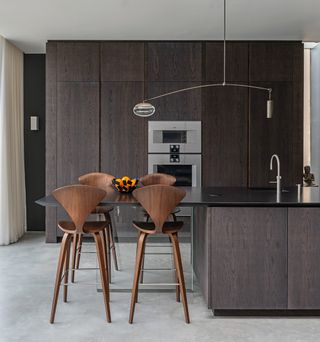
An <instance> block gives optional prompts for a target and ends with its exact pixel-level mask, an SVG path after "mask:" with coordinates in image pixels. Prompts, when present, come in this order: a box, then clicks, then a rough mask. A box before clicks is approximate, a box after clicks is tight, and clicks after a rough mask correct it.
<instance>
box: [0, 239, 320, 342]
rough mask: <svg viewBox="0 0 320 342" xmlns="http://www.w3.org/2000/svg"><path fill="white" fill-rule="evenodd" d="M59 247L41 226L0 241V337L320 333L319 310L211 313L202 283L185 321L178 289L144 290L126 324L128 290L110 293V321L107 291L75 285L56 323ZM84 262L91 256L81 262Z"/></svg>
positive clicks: (272, 341)
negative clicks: (278, 314) (287, 314)
mask: <svg viewBox="0 0 320 342" xmlns="http://www.w3.org/2000/svg"><path fill="white" fill-rule="evenodd" d="M58 248H59V245H57V244H45V243H44V236H43V235H42V234H36V233H28V234H26V235H25V236H24V237H23V238H22V239H21V241H20V242H18V243H16V244H13V245H10V246H6V247H0V342H11V341H25V342H36V341H37V342H38V341H39V342H40V341H41V342H51V341H52V342H57V341H61V342H69V341H72V342H82V341H85V342H91V341H92V342H93V341H94V342H102V341H110V342H113V341H119V342H122V341H130V342H135V341H139V342H141V341H152V342H156V341H197V342H202V341H211V342H216V341H217V342H224V341H227V342H231V341H235V342H244V341H246V342H251V341H252V342H260V341H261V342H298V341H301V342H308V341H319V340H320V318H265V317H263V318H261V317H260V318H252V317H246V318H237V317H227V318H222V317H214V316H213V314H212V312H211V311H210V310H208V309H207V308H206V305H205V303H204V301H203V299H202V297H201V295H200V294H199V292H198V291H197V290H195V291H194V292H193V293H188V300H189V309H190V316H191V324H189V325H187V324H185V323H184V318H183V311H182V307H181V304H178V303H176V302H175V298H174V294H173V293H142V294H141V295H140V303H139V304H137V306H136V313H135V319H134V324H132V325H129V324H128V323H127V320H128V312H129V303H130V294H129V293H119V292H112V293H111V313H112V321H113V322H112V323H111V324H108V323H106V321H105V315H104V308H103V300H102V294H101V293H99V292H97V291H96V289H95V287H94V286H93V287H92V286H85V285H83V286H80V285H79V286H73V287H71V288H70V292H69V293H70V296H69V302H68V303H62V302H61V301H60V302H59V303H58V309H57V315H56V323H55V324H53V325H51V324H49V323H48V320H49V313H50V306H51V298H52V288H53V282H54V274H55V269H56V263H57V257H58ZM132 251H133V250H132ZM120 252H122V257H124V254H125V253H124V252H123V251H121V249H120ZM130 253H132V252H130ZM90 257H91V258H93V260H91V261H90V262H92V261H93V262H94V255H92V256H90V254H88V259H89V258H90ZM132 257H134V255H133V256H132ZM86 263H89V260H88V261H84V262H83V264H82V265H83V266H86ZM83 272H84V271H83ZM122 272H123V271H122ZM80 277H90V278H91V279H86V280H91V282H94V281H95V272H94V271H93V273H92V274H90V276H89V275H87V273H86V276H83V275H81V276H80V274H79V276H78V282H80V283H81V282H82V278H81V279H80Z"/></svg>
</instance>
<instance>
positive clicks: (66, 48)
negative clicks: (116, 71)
mask: <svg viewBox="0 0 320 342" xmlns="http://www.w3.org/2000/svg"><path fill="white" fill-rule="evenodd" d="M49 44H50V43H49ZM99 52H100V44H99V43H92V42H90V43H84V42H58V43H57V81H58V82H71V81H73V82H98V81H99V77H100V75H99Z"/></svg>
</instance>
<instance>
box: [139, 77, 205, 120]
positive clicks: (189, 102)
mask: <svg viewBox="0 0 320 342" xmlns="http://www.w3.org/2000/svg"><path fill="white" fill-rule="evenodd" d="M200 84H201V83H200V82H147V83H146V97H147V98H150V97H153V96H157V95H159V94H164V93H167V92H170V91H174V90H177V89H182V88H188V87H194V86H198V85H200ZM152 103H153V104H154V106H155V108H156V113H155V114H154V115H153V116H151V117H150V118H149V120H169V121H174V120H201V89H195V90H191V91H187V92H182V93H179V94H174V95H172V96H167V97H163V98H160V99H156V100H154V101H152Z"/></svg>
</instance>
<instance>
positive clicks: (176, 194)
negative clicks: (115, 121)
mask: <svg viewBox="0 0 320 342" xmlns="http://www.w3.org/2000/svg"><path fill="white" fill-rule="evenodd" d="M185 195H186V192H185V191H184V190H182V189H179V188H176V187H173V186H170V185H162V184H158V185H150V186H144V187H142V188H138V189H136V190H134V191H133V196H134V197H135V198H136V199H137V200H138V202H139V203H140V204H141V205H142V207H143V208H144V209H145V210H146V211H147V213H148V215H150V218H151V220H152V222H139V221H134V222H133V226H134V227H135V228H136V229H137V230H138V231H139V238H138V243H137V253H136V262H135V271H134V280H133V286H132V294H131V306H130V315H129V323H132V322H133V316H134V310H135V305H136V303H137V299H138V288H139V278H140V274H141V265H142V260H143V255H144V248H145V243H146V239H147V237H148V236H149V235H151V234H165V235H167V236H168V237H169V239H170V241H171V243H172V248H173V255H174V262H175V268H176V278H177V283H176V284H172V285H175V286H176V300H177V301H179V298H180V294H181V298H182V304H183V309H184V315H185V321H186V323H190V318H189V310H188V302H187V295H186V287H185V281H184V274H183V268H182V260H181V253H180V247H179V240H178V232H179V231H180V230H181V228H182V227H183V222H178V221H173V222H172V221H170V222H166V220H167V218H168V215H169V214H170V212H171V211H172V210H173V209H174V208H175V207H176V206H177V205H178V204H179V203H180V202H181V200H182V199H183V198H184V197H185Z"/></svg>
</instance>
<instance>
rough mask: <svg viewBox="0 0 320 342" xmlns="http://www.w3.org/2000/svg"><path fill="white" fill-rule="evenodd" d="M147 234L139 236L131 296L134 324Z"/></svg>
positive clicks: (131, 319) (131, 316) (130, 321)
mask: <svg viewBox="0 0 320 342" xmlns="http://www.w3.org/2000/svg"><path fill="white" fill-rule="evenodd" d="M146 236H147V234H146V233H143V232H141V233H140V235H139V240H138V245H137V254H136V265H135V271H134V279H133V286H132V294H131V305H130V315H129V323H130V324H132V321H133V315H134V309H135V305H136V301H137V295H138V286H139V276H140V272H141V262H142V255H143V249H144V244H145V241H146Z"/></svg>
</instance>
